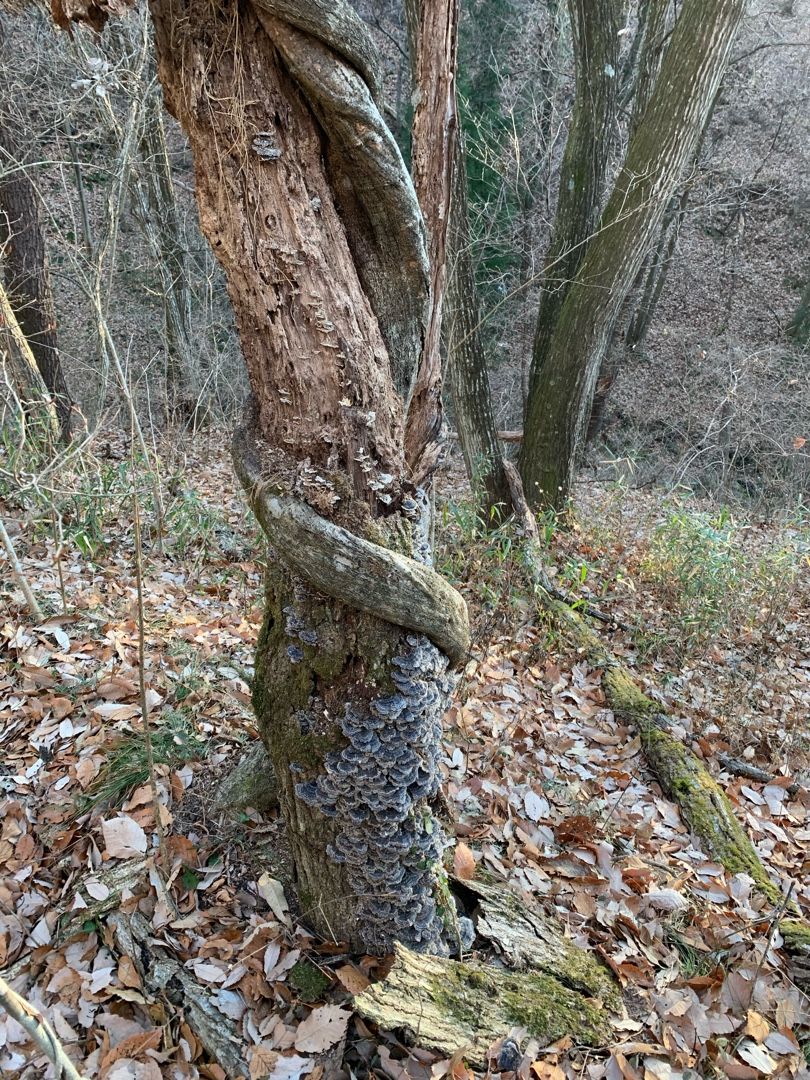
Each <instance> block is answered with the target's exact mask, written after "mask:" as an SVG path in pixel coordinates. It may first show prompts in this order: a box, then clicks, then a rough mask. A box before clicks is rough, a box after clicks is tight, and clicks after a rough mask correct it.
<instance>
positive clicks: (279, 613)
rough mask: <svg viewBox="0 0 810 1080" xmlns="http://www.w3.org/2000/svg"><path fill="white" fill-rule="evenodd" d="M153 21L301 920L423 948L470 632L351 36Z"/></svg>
mask: <svg viewBox="0 0 810 1080" xmlns="http://www.w3.org/2000/svg"><path fill="white" fill-rule="evenodd" d="M151 11H152V15H153V19H154V23H155V28H156V42H157V51H158V62H159V72H160V77H161V81H162V83H163V87H164V92H165V97H166V101H167V104H168V106H169V107H170V108H171V109H172V111H173V112H174V114H175V115H176V116H177V118H178V119H179V120H180V122H181V123H182V125H183V127H184V128H185V130H186V131H187V133H188V136H189V139H190V143H191V148H192V152H193V155H194V162H195V171H196V193H197V199H198V205H199V210H200V221H201V225H202V228H203V231H204V233H205V234H206V236H207V237H208V239H209V241H210V243H211V245H212V248H213V250H214V252H215V253H216V255H217V258H218V259H219V261H220V263H221V264H222V266H223V269H224V271H225V275H226V280H227V287H228V292H229V295H230V298H231V301H232V303H233V308H234V312H235V315H236V320H237V325H238V328H239V333H240V338H241V343H242V349H243V353H244V356H245V361H246V364H247V369H248V375H249V378H250V382H251V387H252V390H253V404H252V406H251V408H250V410H249V412H248V415H247V417H246V422H245V425H244V426H243V428H242V429H240V431H239V432H238V433H237V436H236V437H235V440H234V461H235V465H236V467H237V472H238V474H239V476H240V479H241V480H242V483H243V486H244V487H245V490H246V492H247V493H248V496H249V498H250V500H251V503H252V505H253V507H254V509H255V511H256V513H257V515H258V517H259V520H260V521H261V523H262V526H263V527H264V529H265V531H266V532H267V534H268V537H269V538H270V541H271V544H272V546H273V551H274V557H273V558H272V559H271V561H270V567H269V571H268V577H267V594H266V609H265V620H264V625H263V628H262V632H261V637H260V641H259V645H258V651H257V659H256V680H255V685H254V705H255V709H256V714H257V718H258V722H259V726H260V730H261V734H262V738H263V741H264V742H265V745H266V746H267V748H268V752H269V753H270V756H271V758H272V760H273V765H274V769H275V772H276V776H277V780H278V797H279V802H280V806H281V809H282V812H283V815H284V818H285V821H286V824H287V830H288V836H289V842H290V845H291V849H292V854H293V860H294V863H295V874H296V882H295V884H296V887H297V890H298V896H299V900H300V905H301V909H302V912H303V914H304V915H305V917H306V918H307V919H308V921H309V922H310V923H311V924H312V925H313V926H314V927H315V928H316V929H317V930H318V931H320V932H321V933H323V934H325V935H330V936H333V937H334V938H335V939H339V940H344V941H347V942H349V943H350V945H351V946H352V947H353V948H363V949H368V950H372V951H375V950H376V951H378V952H379V951H387V950H388V949H390V947H391V944H392V942H393V941H394V940H395V939H398V940H400V941H403V942H406V943H408V944H410V945H411V947H414V948H417V949H419V950H423V951H442V950H443V949H446V945H445V943H444V935H445V926H444V919H447V918H449V917H450V913H449V912H448V911H447V909H446V904H445V902H444V900H443V897H445V896H446V890H445V889H444V888H443V886H442V880H443V879H442V874H443V871H442V868H441V854H442V848H443V845H444V841H443V839H442V835H443V834H442V830H441V828H440V825H439V822H438V820H437V819H436V818H435V816H434V813H433V810H434V808H435V800H436V797H437V794H438V789H439V783H440V777H439V758H440V733H441V717H442V713H443V710H444V707H445V705H446V702H447V700H448V694H449V692H450V688H451V685H452V681H453V680H452V676H451V673H450V670H449V665H453V666H457V665H459V664H461V663H463V659H464V656H465V654H466V649H467V644H468V640H469V638H468V629H467V622H466V609H465V608H464V604H463V601H462V600H461V598H460V597H459V596H458V594H457V593H455V592H454V590H452V589H451V588H450V587H449V586H448V585H447V584H446V583H445V582H444V581H443V579H442V578H441V577H439V575H437V574H436V573H435V571H433V570H432V569H431V568H430V565H429V552H428V550H427V546H426V539H425V503H424V500H423V497H422V496H421V495H420V493H419V492H418V491H416V490H414V487H413V485H412V483H411V482H410V480H409V474H408V468H407V465H406V462H405V455H404V438H403V421H404V404H405V398H406V396H407V394H408V390H409V387H410V386H411V384H412V379H413V372H414V370H415V367H416V364H417V363H418V360H419V358H420V356H421V354H422V350H423V342H424V339H425V334H426V330H427V322H428V312H429V307H428V302H429V278H428V261H427V250H426V243H425V236H424V229H423V224H422V219H421V216H420V213H419V208H418V203H417V200H416V196H415V192H414V189H413V185H412V184H411V181H410V178H409V177H408V174H407V170H406V169H405V166H404V163H403V162H402V159H401V156H400V154H399V151H398V149H397V146H396V143H395V141H394V139H393V137H392V136H391V134H390V132H389V131H388V129H387V128H386V127H385V125H384V123H383V121H382V119H381V116H380V112H379V109H378V107H377V103H376V97H375V95H376V93H377V88H378V85H379V84H378V80H377V77H376V73H375V70H374V60H373V57H374V52H373V48H372V46H371V44H370V38H369V37H368V35H367V32H366V30H365V27H364V26H363V24H362V23H361V22H360V20H359V19H358V18H357V16H356V15H355V14H354V12H353V11H352V9H351V8H350V7H349V6H348V5H347V4H345V3H343V2H340V0H339V2H337V3H335V2H334V0H331V2H329V3H325V2H324V0H309V2H304V3H302V2H301V0H295V2H293V0H261V4H253V3H250V2H246V0H226V3H225V4H224V5H219V6H218V7H217V8H216V9H214V8H211V7H210V6H208V5H206V4H203V3H201V2H199V0H152V4H151Z"/></svg>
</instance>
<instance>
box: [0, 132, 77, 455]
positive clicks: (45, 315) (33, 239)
mask: <svg viewBox="0 0 810 1080" xmlns="http://www.w3.org/2000/svg"><path fill="white" fill-rule="evenodd" d="M17 149H18V148H17V147H16V146H15V144H14V142H13V140H12V138H11V135H10V133H9V131H8V129H7V128H6V127H5V126H4V125H3V123H2V122H0V161H1V162H2V166H0V249H1V250H2V254H3V261H4V264H5V274H4V276H5V285H6V292H7V295H8V297H9V300H10V302H11V305H12V307H13V309H14V313H15V315H16V316H17V322H18V323H19V326H20V329H21V331H22V333H23V336H24V337H25V338H26V339H27V341H28V344H29V346H30V349H31V353H32V354H33V357H34V360H35V361H36V365H37V368H38V369H39V372H40V374H41V376H42V380H43V382H44V383H45V386H46V387H47V389H48V393H49V394H50V396H51V398H52V401H53V405H54V408H55V409H56V415H57V417H58V420H59V427H60V430H61V435H62V439H63V441H64V442H69V441H70V418H71V410H72V405H73V403H72V399H71V396H70V391H69V390H68V387H67V383H66V382H65V377H64V373H63V372H62V364H61V361H60V358H59V347H58V341H57V333H56V308H55V306H54V302H53V293H52V291H51V283H50V276H49V274H48V260H47V255H46V252H45V240H44V237H43V235H42V227H41V225H40V221H39V208H38V206H37V194H36V191H35V189H34V185H33V183H32V182H31V179H30V177H29V176H28V175H27V173H26V171H25V168H24V165H25V162H24V159H23V157H21V155H20V154H19V153H18V152H17Z"/></svg>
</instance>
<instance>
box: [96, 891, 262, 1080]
mask: <svg viewBox="0 0 810 1080" xmlns="http://www.w3.org/2000/svg"><path fill="white" fill-rule="evenodd" d="M109 923H110V925H111V926H112V927H113V931H114V933H115V941H116V946H117V948H118V950H119V952H120V953H121V955H122V956H124V955H125V956H129V957H130V958H131V959H132V960H133V962H134V964H135V967H136V968H137V970H138V974H139V975H140V977H141V979H142V981H143V987H144V989H145V990H146V992H147V993H148V994H149V995H150V996H152V997H154V998H158V997H161V998H167V999H168V1000H169V1001H170V1002H171V1003H172V1005H174V1006H175V1007H176V1008H177V1009H179V1010H181V1011H182V1013H183V1015H184V1017H185V1019H186V1021H187V1023H188V1025H189V1027H190V1028H191V1029H192V1031H193V1032H194V1034H195V1035H196V1036H197V1038H198V1039H199V1040H200V1042H201V1043H202V1045H203V1046H204V1047H205V1049H206V1051H207V1052H208V1053H209V1054H210V1055H211V1057H212V1058H213V1059H214V1061H216V1062H217V1063H218V1064H219V1065H220V1066H221V1067H222V1068H223V1069H224V1070H225V1074H226V1076H228V1078H229V1080H239V1078H240V1077H242V1078H244V1077H246V1076H248V1074H249V1069H248V1066H247V1064H246V1062H245V1061H244V1059H243V1057H242V1050H241V1047H242V1040H241V1039H240V1038H239V1036H238V1034H237V1031H236V1025H235V1024H234V1023H233V1021H231V1020H229V1019H228V1017H227V1016H225V1015H224V1013H222V1012H220V1010H219V1009H218V1008H217V1007H216V1005H214V1003H213V1001H212V999H211V994H210V993H209V992H208V991H207V990H204V989H203V988H202V987H201V986H200V984H199V983H198V982H197V981H196V979H194V978H192V976H191V975H190V974H189V972H188V971H186V970H185V968H183V967H182V965H181V964H180V963H178V961H177V960H175V959H174V957H172V956H170V955H168V954H167V953H164V952H162V951H161V942H160V941H159V940H157V939H156V938H155V937H154V936H153V934H152V928H151V926H150V925H149V923H148V922H147V921H146V919H145V918H144V917H143V916H142V915H139V914H138V913H137V912H135V913H134V914H133V915H130V916H126V915H122V914H120V913H119V912H116V913H115V914H114V915H111V916H110V919H109Z"/></svg>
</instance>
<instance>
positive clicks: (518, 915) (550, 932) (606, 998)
mask: <svg viewBox="0 0 810 1080" xmlns="http://www.w3.org/2000/svg"><path fill="white" fill-rule="evenodd" d="M453 888H454V891H456V892H458V893H460V894H461V896H462V897H465V894H472V895H473V897H474V900H475V904H476V908H475V915H474V918H475V929H476V932H477V934H478V936H479V937H482V938H485V939H486V940H487V941H489V942H490V943H491V944H492V945H494V946H495V947H496V948H497V950H498V952H499V953H500V954H501V956H502V957H503V959H504V962H505V963H506V964H507V965H508V966H509V967H510V968H512V969H514V970H517V971H534V972H542V973H543V974H546V975H551V976H553V977H554V978H555V979H557V980H558V981H559V982H561V983H563V984H564V985H565V986H567V987H568V988H569V989H571V990H575V991H577V992H578V993H580V994H584V995H585V997H588V998H593V999H596V1000H599V1001H601V1002H602V1003H603V1004H604V1006H605V1008H607V1009H609V1010H610V1011H612V1012H617V1013H618V1012H620V1011H621V1008H622V999H621V994H620V992H619V987H618V985H617V984H616V982H615V980H614V979H613V976H612V975H611V973H610V972H609V971H608V969H607V968H606V967H605V966H604V965H603V964H601V963H600V962H599V960H598V959H597V958H596V956H595V955H594V954H593V953H590V952H587V951H586V950H585V949H581V948H579V947H578V946H577V945H575V944H574V943H573V941H571V940H570V939H569V938H567V937H565V936H564V935H563V933H562V932H561V930H560V926H559V924H558V923H555V922H554V921H552V920H551V919H550V918H548V916H547V915H544V914H543V912H541V911H540V910H539V909H538V908H536V907H535V906H534V905H532V904H527V903H525V902H524V900H523V899H522V898H521V897H520V896H518V895H517V893H515V892H513V891H512V890H511V889H510V888H508V887H506V886H505V885H504V884H503V882H497V883H495V882H493V883H489V882H482V881H460V880H457V879H454V881H453Z"/></svg>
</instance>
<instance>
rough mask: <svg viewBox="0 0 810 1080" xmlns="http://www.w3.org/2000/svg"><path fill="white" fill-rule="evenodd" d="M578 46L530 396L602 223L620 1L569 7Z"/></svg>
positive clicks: (575, 1) (591, 0) (586, 1)
mask: <svg viewBox="0 0 810 1080" xmlns="http://www.w3.org/2000/svg"><path fill="white" fill-rule="evenodd" d="M568 10H569V16H570V20H571V34H572V39H573V45H574V68H575V74H576V90H575V97H574V109H573V113H572V115H571V123H570V127H569V130H568V140H567V142H566V144H565V154H564V156H563V163H562V169H561V171H560V194H559V199H558V202H557V214H556V217H555V219H554V230H553V233H552V237H551V243H550V245H549V249H548V253H547V255H546V264H545V271H544V275H543V290H542V294H541V299H540V312H539V315H538V317H537V329H536V332H535V339H534V349H533V357H532V366H531V371H530V376H529V397H530V398H531V396H532V394H533V392H534V385H535V382H536V379H537V377H538V373H539V372H540V371H541V370H542V367H543V365H544V363H545V360H546V356H547V354H548V350H549V346H550V344H551V340H552V337H553V334H554V329H555V327H556V325H557V321H558V319H559V317H560V311H561V310H562V306H563V304H564V302H565V297H566V295H567V293H568V289H569V286H570V284H571V282H572V281H573V280H574V277H575V275H576V272H577V269H578V268H579V265H580V263H581V262H582V260H583V258H584V256H585V251H586V248H587V244H588V241H589V239H590V237H591V236H592V235H593V232H594V230H595V228H596V225H597V223H598V221H599V211H600V209H601V203H602V196H603V193H604V188H605V178H606V174H607V167H608V162H609V159H610V148H611V144H612V141H613V129H614V126H615V122H616V82H617V78H618V76H617V71H616V69H617V67H618V63H619V38H618V36H617V34H618V24H617V20H616V14H617V5H616V2H615V0H569V4H568Z"/></svg>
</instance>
